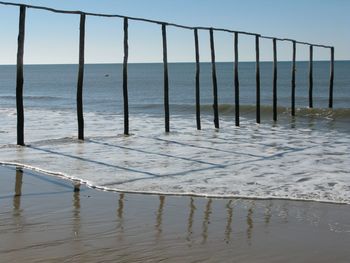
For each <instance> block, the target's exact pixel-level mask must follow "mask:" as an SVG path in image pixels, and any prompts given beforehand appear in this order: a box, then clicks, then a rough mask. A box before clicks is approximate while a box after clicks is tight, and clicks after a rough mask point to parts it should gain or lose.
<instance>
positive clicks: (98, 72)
mask: <svg viewBox="0 0 350 263" xmlns="http://www.w3.org/2000/svg"><path fill="white" fill-rule="evenodd" d="M239 66H240V71H239V76H240V101H241V126H240V127H235V126H234V87H233V65H232V63H217V76H218V95H219V104H220V107H219V108H220V129H215V128H214V124H213V112H212V101H213V95H212V86H211V85H212V84H211V71H210V69H211V68H210V67H211V66H210V64H209V63H202V64H201V104H202V106H201V113H202V115H201V120H202V130H201V131H197V130H196V123H195V106H194V103H195V90H194V86H195V83H194V70H195V66H194V64H193V63H174V64H169V80H170V129H171V132H170V133H165V132H164V114H163V87H162V85H163V71H162V64H130V65H129V105H130V133H131V135H130V136H124V135H123V134H122V133H123V95H122V74H121V73H122V66H121V65H120V64H107V65H106V64H99V65H97V64H96V65H86V70H85V78H84V118H85V136H86V140H85V141H84V142H81V141H79V140H77V120H76V105H75V95H76V81H77V69H78V67H77V65H27V66H25V72H24V73H25V83H24V105H25V143H26V145H27V146H26V147H18V146H16V145H15V144H16V108H15V107H16V105H15V82H16V81H15V76H16V72H15V66H0V80H1V81H0V118H1V126H0V162H1V163H2V164H19V165H22V166H25V167H29V168H32V169H36V170H40V171H44V172H46V173H49V174H53V175H57V176H63V177H67V178H71V179H75V180H79V181H81V182H84V183H87V184H88V185H90V186H92V187H96V188H100V189H105V190H115V191H125V192H141V193H162V194H175V195H197V196H211V197H247V198H262V199H265V198H281V199H297V200H314V201H325V202H335V203H350V168H349V167H350V122H349V121H350V74H349V72H350V62H348V61H337V62H336V63H335V82H334V109H333V110H330V109H327V106H328V92H329V90H328V89H329V63H328V62H314V109H309V108H308V107H307V103H308V97H307V96H308V84H307V83H308V63H307V62H297V83H296V85H297V87H296V105H297V112H296V117H295V118H291V117H290V94H291V88H290V82H291V64H290V63H289V62H280V63H278V78H279V80H278V121H277V122H276V123H274V122H273V121H272V107H271V105H272V63H269V62H263V63H261V104H262V109H261V110H262V120H261V124H259V125H258V124H256V123H255V64H254V63H250V62H243V63H240V65H239Z"/></svg>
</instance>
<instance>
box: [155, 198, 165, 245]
mask: <svg viewBox="0 0 350 263" xmlns="http://www.w3.org/2000/svg"><path fill="white" fill-rule="evenodd" d="M164 202H165V196H164V195H160V196H159V207H158V211H157V217H156V225H155V229H156V238H157V239H159V238H160V236H161V235H162V231H163V229H162V219H163V208H164Z"/></svg>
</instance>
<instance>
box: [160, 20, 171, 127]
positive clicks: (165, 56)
mask: <svg viewBox="0 0 350 263" xmlns="http://www.w3.org/2000/svg"><path fill="white" fill-rule="evenodd" d="M162 37H163V65H164V113H165V132H169V131H170V125H169V77H168V51H167V40H166V24H162Z"/></svg>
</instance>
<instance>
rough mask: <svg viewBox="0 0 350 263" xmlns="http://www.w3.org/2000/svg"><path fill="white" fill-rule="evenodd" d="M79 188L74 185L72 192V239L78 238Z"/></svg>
mask: <svg viewBox="0 0 350 263" xmlns="http://www.w3.org/2000/svg"><path fill="white" fill-rule="evenodd" d="M79 188H80V186H77V185H75V186H74V191H73V200H72V201H73V234H74V238H79V236H80V228H81V224H80V190H76V189H79Z"/></svg>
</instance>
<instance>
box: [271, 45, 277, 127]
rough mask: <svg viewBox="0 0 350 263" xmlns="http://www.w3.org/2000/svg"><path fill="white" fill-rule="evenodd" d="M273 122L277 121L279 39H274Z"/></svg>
mask: <svg viewBox="0 0 350 263" xmlns="http://www.w3.org/2000/svg"><path fill="white" fill-rule="evenodd" d="M272 93H273V120H274V121H277V39H276V38H274V39H273V92H272Z"/></svg>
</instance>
